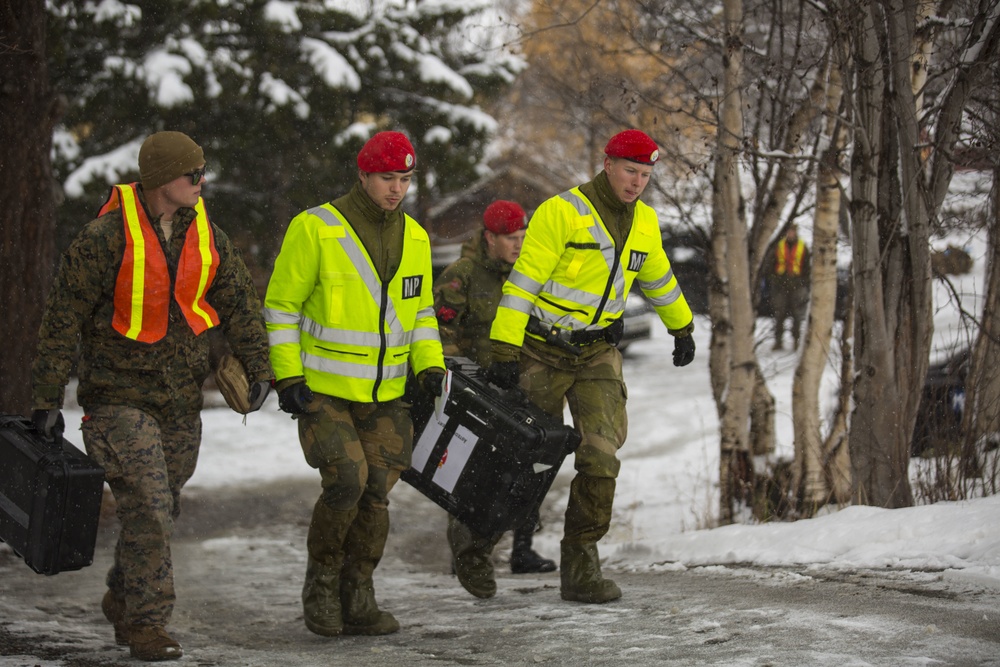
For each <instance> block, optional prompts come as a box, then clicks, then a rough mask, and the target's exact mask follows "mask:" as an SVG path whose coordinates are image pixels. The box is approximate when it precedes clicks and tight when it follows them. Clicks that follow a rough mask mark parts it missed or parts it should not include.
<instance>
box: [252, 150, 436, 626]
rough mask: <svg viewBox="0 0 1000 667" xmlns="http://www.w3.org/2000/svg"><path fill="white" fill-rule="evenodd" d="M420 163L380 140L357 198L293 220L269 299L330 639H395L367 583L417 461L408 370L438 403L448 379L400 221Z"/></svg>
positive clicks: (423, 253)
mask: <svg viewBox="0 0 1000 667" xmlns="http://www.w3.org/2000/svg"><path fill="white" fill-rule="evenodd" d="M415 163H416V155H415V154H414V151H413V146H412V145H411V144H410V141H409V139H407V138H406V136H405V135H403V134H401V133H399V132H379V133H377V134H375V135H374V136H373V137H372V138H371V139H370V140H369V141H368V142H367V143H366V144H365V145H364V147H363V148H362V149H361V152H360V153H358V169H359V171H358V179H359V180H358V182H357V183H355V185H354V187H353V188H352V189H351V191H350V192H349V193H348V194H347V195H345V196H343V197H340V198H339V199H335V200H333V201H332V202H329V203H326V204H322V205H320V206H316V207H315V208H311V209H308V210H306V211H303V212H302V213H300V214H299V215H297V216H296V217H295V218H294V219H293V220H292V221H291V223H290V224H289V226H288V230H287V232H286V233H285V238H284V240H283V242H282V245H281V251H280V253H279V254H278V257H277V259H276V260H275V264H274V272H273V273H272V274H271V280H270V282H269V283H268V287H267V296H266V298H265V300H264V319H265V322H266V324H267V331H268V341H269V343H270V349H271V365H272V367H273V368H274V373H275V376H276V378H277V382H276V389H277V390H278V399H279V406H280V408H281V409H282V410H284V411H285V412H288V413H290V414H292V415H293V418H295V419H297V420H298V428H299V441H300V443H301V445H302V451H303V453H304V454H305V458H306V462H307V463H308V464H309V465H310V466H312V467H314V468H317V469H319V471H320V475H321V478H322V484H323V492H322V494H321V495H320V497H319V500H317V502H316V506H315V507H314V508H313V515H312V521H311V523H310V525H309V535H308V538H307V543H306V546H307V550H308V553H309V558H308V564H307V566H306V577H305V584H304V586H303V588H302V605H303V609H304V612H305V624H306V627H308V628H309V629H310V630H311V631H312V632H315V633H316V634H319V635H324V636H336V635H339V634H341V633H343V634H355V635H382V634H388V633H391V632H395V631H397V630H398V629H399V623H398V622H397V621H396V619H395V618H393V616H392V614H390V613H388V612H385V611H381V610H380V609H379V608H378V604H377V603H376V601H375V590H374V586H373V584H372V573H373V572H374V570H375V567H376V565H378V562H379V559H381V557H382V552H383V550H384V548H385V541H386V537H387V536H388V533H389V491H390V490H391V489H392V487H393V485H394V484H395V483H396V482H397V481H398V480H399V474H400V473H401V472H402V471H403V470H404V469H406V468H407V467H409V465H410V455H411V452H412V448H413V424H412V422H411V421H410V414H409V410H408V408H407V406H406V405H404V403H403V401H402V398H403V392H404V389H405V384H406V377H407V374H408V372H409V371H410V370H411V369H412V371H413V372H414V373H415V374H416V376H417V381H418V385H419V386H420V387H421V389H422V390H424V391H428V392H431V393H433V394H435V395H440V394H441V389H442V387H441V383H442V380H443V377H444V356H443V354H442V350H441V339H440V337H439V335H438V329H437V319H436V318H435V316H434V296H433V292H432V285H431V246H430V240H429V239H428V237H427V233H426V232H425V231H424V230H423V228H422V227H421V226H420V225H419V224H417V222H416V221H415V220H414V219H413V218H411V217H409V216H408V215H406V214H404V213H403V212H402V211H401V210H400V208H399V205H400V203H402V201H403V198H404V197H405V196H406V191H407V189H408V188H409V186H410V180H411V178H412V177H413V168H414V166H415Z"/></svg>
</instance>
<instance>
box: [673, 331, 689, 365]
mask: <svg viewBox="0 0 1000 667" xmlns="http://www.w3.org/2000/svg"><path fill="white" fill-rule="evenodd" d="M692 361H694V336H691V335H687V336H676V337H675V338H674V366H687V365H688V364H690V363H691V362H692Z"/></svg>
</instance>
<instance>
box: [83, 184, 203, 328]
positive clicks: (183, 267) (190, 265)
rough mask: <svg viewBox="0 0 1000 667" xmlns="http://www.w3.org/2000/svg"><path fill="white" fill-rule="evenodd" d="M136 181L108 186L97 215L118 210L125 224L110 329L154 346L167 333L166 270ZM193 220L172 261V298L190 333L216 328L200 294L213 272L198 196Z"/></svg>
mask: <svg viewBox="0 0 1000 667" xmlns="http://www.w3.org/2000/svg"><path fill="white" fill-rule="evenodd" d="M137 186H138V183H129V184H127V185H116V186H114V187H113V188H111V194H110V195H109V196H108V201H106V202H105V203H104V206H102V207H101V210H100V211H99V212H98V216H102V215H104V214H105V213H107V212H108V211H114V210H116V209H119V208H120V209H121V211H122V221H123V222H124V224H125V253H124V255H123V256H122V265H121V268H120V269H119V270H118V279H117V280H116V282H115V314H114V317H113V318H112V322H111V324H112V326H114V328H115V331H117V332H118V333H120V334H122V335H123V336H125V337H127V338H131V339H132V340H137V341H139V342H141V343H155V342H156V341H158V340H160V339H161V338H163V337H164V336H165V335H166V334H167V322H168V321H169V318H170V272H169V270H168V269H167V257H166V255H164V254H163V248H162V247H161V246H160V242H159V239H158V238H157V237H156V231H155V230H154V229H153V226H152V225H151V224H150V223H149V217H148V216H147V215H146V210H145V208H143V206H142V204H141V203H140V202H139V196H138V189H137ZM195 212H196V213H197V215H196V216H195V219H194V221H193V222H192V223H191V226H190V227H188V232H187V236H186V237H185V239H184V247H183V249H182V250H181V256H180V259H179V260H178V262H177V279H176V283H175V285H174V298H175V299H176V300H177V304H178V305H179V306H180V307H181V311H182V312H183V313H184V318H185V319H186V320H187V323H188V326H190V327H191V330H192V331H194V333H195V335H197V334H200V333H202V332H204V331H206V330H208V329H210V328H212V327H214V326H217V325H218V324H219V314H218V313H216V312H215V309H214V308H212V306H210V305H209V304H208V302H207V301H206V300H205V294H206V293H207V292H208V288H209V287H211V285H212V281H213V280H214V279H215V272H216V270H217V269H218V268H219V252H218V250H216V248H215V235H214V234H213V233H212V225H211V224H210V223H209V221H208V214H207V213H206V212H205V204H204V202H203V201H202V200H201V197H199V198H198V204H197V205H196V206H195Z"/></svg>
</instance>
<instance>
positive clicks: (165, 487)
mask: <svg viewBox="0 0 1000 667" xmlns="http://www.w3.org/2000/svg"><path fill="white" fill-rule="evenodd" d="M204 165H205V160H204V156H203V152H202V150H201V148H200V147H199V146H198V145H197V144H195V143H194V142H193V141H192V140H191V139H190V138H189V137H187V136H186V135H184V134H181V133H179V132H160V133H157V134H154V135H151V136H150V137H149V138H147V140H146V141H145V142H144V143H143V146H142V148H141V150H140V153H139V166H140V174H141V179H142V185H141V186H140V185H139V184H130V185H120V186H116V187H115V189H114V190H113V191H112V192H113V198H112V200H109V202H111V201H113V202H114V203H115V204H120V205H119V206H118V207H117V208H113V209H112V210H108V211H107V212H106V213H104V214H103V215H101V216H100V217H98V218H97V219H96V220H94V221H92V222H91V223H89V224H88V225H87V226H86V227H85V228H84V229H83V231H81V232H80V234H79V235H78V236H77V237H76V238H75V239H74V241H73V243H72V244H71V245H70V247H69V249H68V250H67V251H66V253H65V254H64V255H63V258H62V263H61V265H60V267H59V271H58V274H57V276H56V280H55V284H54V286H53V288H52V291H51V293H50V294H49V298H48V303H47V305H46V309H45V314H44V317H43V320H42V325H41V329H40V335H39V338H40V340H39V343H38V349H37V353H36V357H35V360H34V365H33V367H32V401H33V408H34V412H33V415H32V417H33V420H34V421H35V424H36V425H37V426H38V427H39V428H40V429H41V430H42V431H43V432H44V433H46V434H47V435H49V436H54V435H56V434H58V433H60V432H61V430H62V427H61V422H62V415H61V413H60V408H61V407H62V404H63V397H64V389H65V385H66V383H67V382H68V381H69V378H70V372H71V369H72V367H73V361H74V359H75V358H76V356H77V347H78V345H79V350H80V351H79V366H78V375H79V390H78V398H79V403H80V405H81V406H82V407H83V409H84V411H85V416H84V418H83V427H82V430H83V440H84V443H85V445H86V449H87V452H88V454H89V455H90V456H91V457H92V458H93V459H94V460H95V461H96V462H97V463H98V464H100V465H101V466H102V467H103V468H104V470H105V475H106V479H107V482H108V484H109V485H110V487H111V491H112V493H113V494H114V496H115V500H116V504H117V512H118V518H119V519H120V521H121V533H120V534H119V537H118V544H117V546H116V548H115V562H114V565H113V566H112V568H111V570H110V572H109V573H108V578H107V583H108V592H107V594H106V595H105V598H104V601H103V603H102V607H103V609H104V612H105V614H106V615H107V617H108V620H109V621H111V622H112V623H113V624H114V626H115V636H116V639H117V641H118V643H120V644H128V645H129V646H130V648H131V652H132V655H133V656H135V657H138V658H140V659H145V660H163V659H172V658H178V657H180V656H181V655H182V651H181V648H180V646H179V645H178V644H177V642H176V641H174V640H173V639H172V638H170V636H169V635H167V634H166V631H165V630H164V626H166V625H167V623H168V622H169V620H170V616H171V612H172V610H173V606H174V600H175V593H174V583H173V567H172V562H171V558H170V537H171V533H172V531H173V526H174V520H175V519H176V518H177V516H178V515H179V513H180V493H181V488H182V487H183V486H184V484H185V482H187V481H188V479H189V478H190V477H191V475H192V474H193V473H194V469H195V463H196V461H197V458H198V448H199V444H200V442H201V417H200V411H201V408H202V392H201V387H202V383H203V382H204V381H205V379H206V377H207V376H208V373H209V340H208V338H209V337H208V334H207V333H206V331H207V329H208V328H211V327H212V326H215V325H218V326H221V330H222V331H223V333H224V334H225V337H226V339H227V340H228V342H229V345H230V346H231V348H232V350H233V353H234V354H235V356H236V357H237V358H238V359H239V360H240V361H241V362H242V364H243V366H244V368H245V370H246V372H247V376H248V379H249V381H250V383H251V391H250V396H249V397H248V398H249V399H250V403H251V407H252V409H257V408H259V407H260V405H261V403H263V401H264V398H265V396H266V395H267V392H268V388H269V387H270V380H271V378H272V377H273V376H272V373H271V367H270V363H269V361H268V351H267V335H266V332H265V330H264V322H263V318H262V316H261V304H260V300H259V298H258V296H257V292H256V290H255V289H254V285H253V282H252V280H251V277H250V273H249V271H248V270H247V268H246V266H245V264H244V263H243V260H242V259H241V257H240V255H239V253H238V251H237V250H236V248H235V247H234V246H233V245H232V243H231V241H230V240H229V238H228V237H227V236H226V234H225V233H224V232H223V231H222V230H221V229H219V228H218V227H216V226H215V225H214V224H212V223H209V222H208V220H207V215H200V213H201V212H203V210H204V209H203V205H202V204H201V200H200V194H201V186H202V183H203V182H204ZM105 208H110V207H109V206H106V207H105ZM196 208H197V209H198V213H196V210H195V209H196ZM130 222H131V223H132V225H133V226H132V227H131V228H130V226H129V223H130ZM129 241H130V242H129ZM161 248H162V251H161V250H160V249H161ZM213 249H214V255H212V252H213ZM201 251H204V252H205V253H207V254H204V255H203V254H202V253H201ZM185 252H186V253H187V254H186V255H185ZM182 256H183V257H184V258H185V259H183V260H182ZM143 266H144V267H145V274H144V275H142V276H141V277H142V278H143V279H142V280H137V278H139V277H140V274H141V272H142V271H143V269H142V267H143ZM179 266H181V267H184V270H182V271H181V273H182V275H185V277H184V278H181V279H178V271H179V268H178V267H179ZM130 269H131V270H130ZM210 274H211V275H210ZM203 281H204V283H203ZM197 284H207V285H208V287H207V290H204V288H202V289H203V291H202V292H199V291H198V287H197ZM143 286H144V287H145V290H144V289H143ZM184 288H192V289H191V290H190V291H189V292H185V291H184ZM154 292H155V293H154ZM182 303H183V304H184V305H183V306H182V305H181V304H182Z"/></svg>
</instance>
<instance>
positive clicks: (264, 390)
mask: <svg viewBox="0 0 1000 667" xmlns="http://www.w3.org/2000/svg"><path fill="white" fill-rule="evenodd" d="M293 386H294V385H293ZM270 392H271V383H270V382H269V381H267V380H261V381H260V382H254V383H253V384H252V385H250V393H249V394H247V400H248V401H250V409H249V410H247V412H256V411H257V410H260V406H262V405H264V399H265V398H267V395H268V394H269V393H270Z"/></svg>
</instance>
